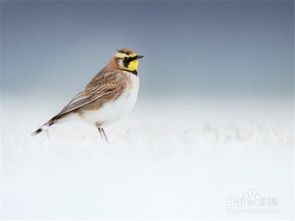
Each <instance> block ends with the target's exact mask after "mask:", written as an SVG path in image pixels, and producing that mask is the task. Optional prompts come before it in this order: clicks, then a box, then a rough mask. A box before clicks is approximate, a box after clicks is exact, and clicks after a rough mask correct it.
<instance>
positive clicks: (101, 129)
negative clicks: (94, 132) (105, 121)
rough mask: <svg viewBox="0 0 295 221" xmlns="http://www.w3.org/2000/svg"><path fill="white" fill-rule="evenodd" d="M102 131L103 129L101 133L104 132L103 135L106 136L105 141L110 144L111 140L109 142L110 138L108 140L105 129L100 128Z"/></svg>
mask: <svg viewBox="0 0 295 221" xmlns="http://www.w3.org/2000/svg"><path fill="white" fill-rule="evenodd" d="M100 129H101V131H102V133H103V135H104V138H105V140H106V141H107V142H109V140H108V138H107V135H106V133H105V132H104V129H103V128H100Z"/></svg>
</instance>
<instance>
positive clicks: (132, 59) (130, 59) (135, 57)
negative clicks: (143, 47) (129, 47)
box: [128, 55, 143, 62]
mask: <svg viewBox="0 0 295 221" xmlns="http://www.w3.org/2000/svg"><path fill="white" fill-rule="evenodd" d="M140 58H143V56H142V55H136V56H134V57H131V58H129V59H128V60H129V62H130V61H134V60H137V59H140Z"/></svg>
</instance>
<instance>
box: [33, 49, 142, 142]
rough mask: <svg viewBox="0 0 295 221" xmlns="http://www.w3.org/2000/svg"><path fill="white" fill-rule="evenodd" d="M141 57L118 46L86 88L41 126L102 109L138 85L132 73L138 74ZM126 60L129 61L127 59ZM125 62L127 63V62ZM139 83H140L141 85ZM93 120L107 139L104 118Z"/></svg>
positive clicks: (38, 131) (39, 130) (40, 129)
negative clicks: (116, 51)
mask: <svg viewBox="0 0 295 221" xmlns="http://www.w3.org/2000/svg"><path fill="white" fill-rule="evenodd" d="M141 57H142V56H138V55H136V54H135V53H134V52H132V51H131V50H130V49H127V48H122V49H120V50H118V53H117V54H116V55H115V56H113V57H112V58H111V60H110V61H109V62H108V64H107V65H106V66H105V67H104V68H103V69H102V70H101V71H100V72H99V73H98V74H96V75H95V76H94V78H93V79H92V80H91V81H90V82H89V83H88V84H87V85H86V87H85V88H84V90H82V91H81V92H80V93H78V94H77V95H76V96H75V97H74V98H73V99H72V100H71V101H70V102H69V103H68V104H67V105H66V106H65V107H64V108H63V109H62V110H61V111H60V112H59V113H58V114H57V115H55V116H54V117H53V118H51V119H50V120H49V121H48V122H47V123H46V124H44V125H43V126H42V127H44V126H45V127H46V129H47V127H49V126H51V125H53V124H55V123H56V122H58V121H60V120H61V119H63V118H66V117H68V116H69V115H71V114H77V115H79V116H81V117H83V116H84V115H87V114H88V113H89V112H90V111H95V110H99V109H100V108H102V107H103V106H104V105H105V104H107V103H112V102H115V101H116V100H117V99H118V98H119V97H120V96H121V95H122V94H124V93H125V92H128V91H129V90H132V89H133V87H134V86H135V85H134V77H133V76H135V75H136V79H137V78H138V77H137V70H136V68H137V59H139V58H141ZM126 61H127V62H128V61H129V62H128V63H127V62H126ZM124 64H127V66H125V65H124ZM131 64H132V65H131ZM133 66H135V67H136V68H135V70H133V69H134V68H133ZM137 81H138V80H137ZM137 84H138V83H137ZM136 86H137V87H138V85H136ZM137 89H138V88H137ZM136 94H137V90H136ZM135 99H136V98H135ZM94 123H95V125H96V127H97V128H99V132H100V134H101V135H102V134H103V135H104V137H105V139H107V138H106V136H105V133H104V130H103V128H102V126H103V125H104V123H105V122H104V121H103V119H101V120H99V119H98V121H96V122H94ZM42 127H40V128H39V129H38V130H36V131H35V132H34V133H33V135H36V134H38V133H40V132H42V131H43V130H44V129H43V128H42Z"/></svg>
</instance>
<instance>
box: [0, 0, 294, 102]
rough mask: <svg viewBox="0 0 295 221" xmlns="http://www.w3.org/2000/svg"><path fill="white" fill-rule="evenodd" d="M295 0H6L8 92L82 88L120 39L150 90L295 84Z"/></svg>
mask: <svg viewBox="0 0 295 221" xmlns="http://www.w3.org/2000/svg"><path fill="white" fill-rule="evenodd" d="M293 19H294V3H293V1H186V2H180V1H179V2H177V1H171V2H169V1H158V2H157V1H140V2H138V1H108V2H107V1H53V2H49V1H39V2H38V1H26V2H25V1H10V2H8V1H2V2H1V67H2V70H1V78H2V80H1V90H2V94H5V95H14V96H17V95H19V94H28V95H30V94H33V93H34V94H35V93H38V91H39V90H42V91H43V93H45V95H50V94H52V93H55V94H59V95H60V94H66V95H70V94H72V95H74V94H75V93H77V92H78V91H79V90H81V89H82V88H83V87H84V86H85V84H86V83H87V82H88V81H89V80H90V79H91V78H92V77H93V76H94V75H95V74H96V73H97V72H98V71H99V70H100V69H101V68H102V67H103V66H104V65H105V64H106V62H107V61H108V59H109V58H110V57H111V56H112V55H113V54H114V53H115V50H116V48H120V47H129V48H131V49H134V50H135V51H137V52H139V53H140V54H143V55H145V57H144V60H143V61H142V62H141V63H140V67H139V76H140V78H141V92H140V93H141V94H142V95H146V96H154V95H155V94H161V95H172V96H174V95H178V96H186V95H189V96H226V97H228V96H230V97H231V96H285V97H290V96H292V95H293V91H294V76H293V59H294V55H293V50H294V42H293V39H294V28H293V25H294V24H293Z"/></svg>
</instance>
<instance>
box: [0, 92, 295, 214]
mask: <svg viewBox="0 0 295 221" xmlns="http://www.w3.org/2000/svg"><path fill="white" fill-rule="evenodd" d="M66 101H67V99H64V100H60V99H59V100H53V99H52V100H42V99H40V100H37V99H32V98H25V97H18V99H16V98H10V99H8V98H7V97H6V98H4V99H3V100H2V114H1V117H2V119H1V120H2V123H1V139H2V140H1V142H2V143H1V149H2V150H1V216H2V218H3V219H10V218H21V219H53V218H63V219H65V218H67V219H73V218H75V219H88V218H89V219H91V218H92V219H99V218H102V219H108V218H113V219H115V218H121V219H130V218H133V219H136V218H148V219H154V218H157V219H164V218H170V219H180V218H182V219H183V218H191V219H194V218H202V219H207V218H208V219H209V218H211V219H239V218H245V219H252V218H255V219H262V218H264V219H268V218H273V219H284V218H289V219H291V218H292V217H294V214H293V209H294V190H293V188H294V181H293V179H294V162H293V161H294V149H293V148H294V137H293V132H294V131H293V130H294V125H293V123H294V121H293V119H294V118H293V109H292V108H293V107H292V101H291V100H289V101H288V100H280V99H277V100H274V99H258V100H251V99H242V100H241V99H239V100H238V99H236V100H230V99H215V100H212V99H209V100H207V99H197V98H195V99H187V100H181V99H177V101H174V100H172V99H165V98H162V99H161V100H159V101H156V102H155V101H152V100H151V99H144V98H140V101H141V102H140V103H138V105H137V106H136V108H135V110H134V112H133V114H132V115H131V116H130V117H128V118H127V119H125V120H123V121H121V122H120V123H118V124H116V125H114V126H111V127H109V128H107V129H106V132H107V134H108V135H109V138H110V140H111V142H112V143H111V144H105V143H102V142H101V141H100V139H99V135H98V133H97V130H96V129H95V128H92V127H90V126H88V125H86V124H85V125H84V124H82V123H80V122H73V123H67V124H62V125H58V126H54V127H52V128H51V129H50V131H49V138H48V137H47V135H46V134H42V135H40V136H38V137H31V136H30V134H31V132H32V131H33V130H34V129H36V128H37V127H38V126H39V125H40V124H41V123H44V122H45V120H46V119H48V118H49V117H51V116H52V115H53V114H55V113H56V112H58V111H59V108H61V107H62V105H63V104H64V103H66ZM248 190H254V192H253V191H252V192H251V193H252V196H251V195H250V197H254V198H255V197H256V198H257V197H259V198H257V202H258V200H261V199H267V200H273V201H275V203H274V204H271V205H270V204H260V201H259V204H255V206H253V207H251V208H250V207H248V206H245V205H244V206H233V205H232V204H231V203H230V201H229V200H231V199H235V200H239V199H244V198H245V197H247V196H249V194H248V195H247V196H245V193H247V191H248ZM255 191H256V192H255ZM243 197H244V198H243Z"/></svg>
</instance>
